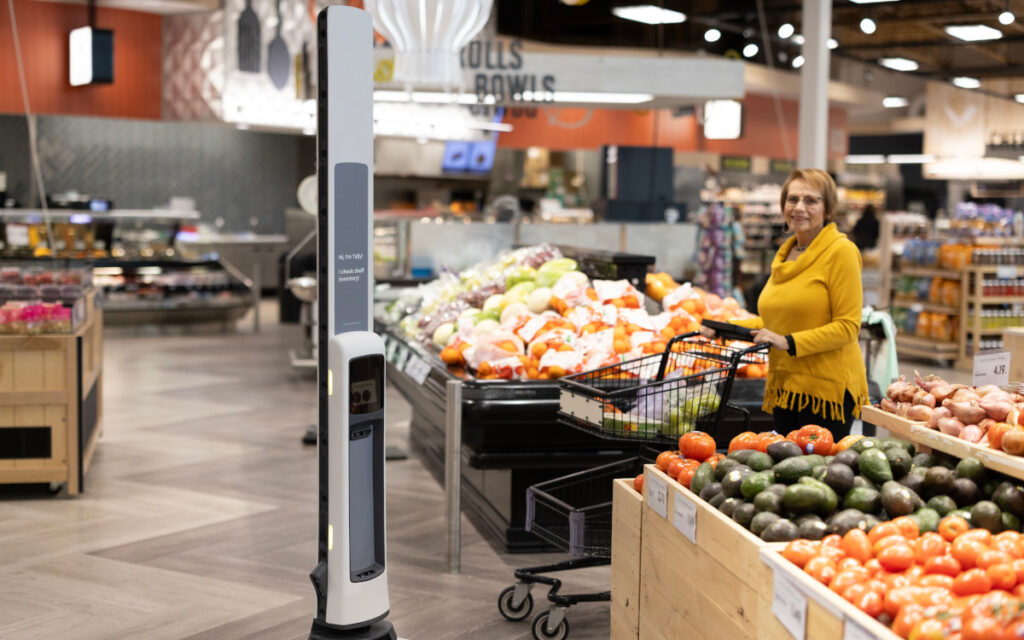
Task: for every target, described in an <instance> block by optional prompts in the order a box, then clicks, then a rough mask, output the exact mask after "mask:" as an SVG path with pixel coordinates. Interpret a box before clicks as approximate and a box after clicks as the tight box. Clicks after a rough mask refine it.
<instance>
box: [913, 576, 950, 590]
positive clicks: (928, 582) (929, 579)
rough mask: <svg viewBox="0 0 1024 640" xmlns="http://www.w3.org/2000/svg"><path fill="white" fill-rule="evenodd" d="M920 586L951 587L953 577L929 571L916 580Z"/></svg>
mask: <svg viewBox="0 0 1024 640" xmlns="http://www.w3.org/2000/svg"><path fill="white" fill-rule="evenodd" d="M918 584H919V585H921V586H922V587H940V588H942V589H952V588H953V577H952V576H947V575H943V574H941V573H930V574H928V575H926V576H924V577H923V578H921V579H920V581H918Z"/></svg>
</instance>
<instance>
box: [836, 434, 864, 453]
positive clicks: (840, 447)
mask: <svg viewBox="0 0 1024 640" xmlns="http://www.w3.org/2000/svg"><path fill="white" fill-rule="evenodd" d="M863 438H864V436H862V435H858V434H850V435H848V436H846V437H845V438H843V439H842V440H840V441H839V442H837V443H836V446H835V447H833V448H832V455H835V454H837V453H840V452H842V451H846V450H847V449H849V448H850V447H851V446H853V444H854V443H855V442H857V441H858V440H862V439H863Z"/></svg>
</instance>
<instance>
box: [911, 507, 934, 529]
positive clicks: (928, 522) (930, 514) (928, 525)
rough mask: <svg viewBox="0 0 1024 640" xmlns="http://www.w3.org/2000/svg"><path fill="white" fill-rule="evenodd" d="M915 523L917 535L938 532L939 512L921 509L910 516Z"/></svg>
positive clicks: (926, 508) (925, 508)
mask: <svg viewBox="0 0 1024 640" xmlns="http://www.w3.org/2000/svg"><path fill="white" fill-rule="evenodd" d="M910 517H911V518H913V519H914V521H915V522H917V531H918V533H925V532H927V531H938V530H939V512H938V511H936V510H935V509H929V508H928V507H921V508H920V509H918V510H917V511H915V512H914V513H913V515H911V516H910Z"/></svg>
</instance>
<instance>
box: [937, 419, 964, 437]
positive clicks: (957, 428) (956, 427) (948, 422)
mask: <svg viewBox="0 0 1024 640" xmlns="http://www.w3.org/2000/svg"><path fill="white" fill-rule="evenodd" d="M963 429H964V423H962V422H960V421H959V420H957V419H956V418H941V419H940V420H939V431H941V432H942V433H945V434H946V435H950V436H958V435H960V432H961V431H963Z"/></svg>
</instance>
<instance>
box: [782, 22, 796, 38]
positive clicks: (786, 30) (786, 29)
mask: <svg viewBox="0 0 1024 640" xmlns="http://www.w3.org/2000/svg"><path fill="white" fill-rule="evenodd" d="M795 32H796V29H794V28H793V25H791V24H789V23H788V22H787V23H786V24H784V25H782V26H781V27H779V37H780V38H782V39H783V40H785V39H787V38H789V37H790V36H792V35H793V33H795Z"/></svg>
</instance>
